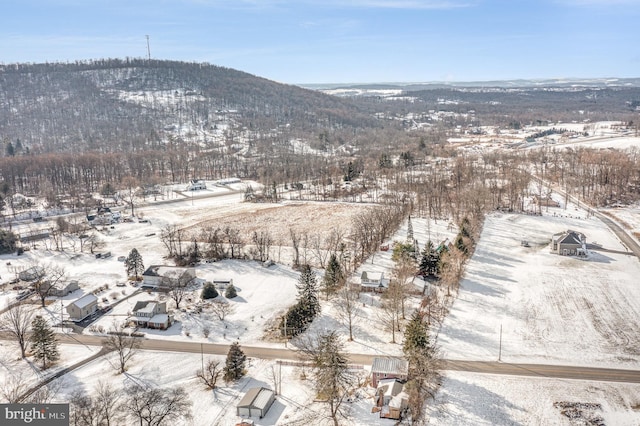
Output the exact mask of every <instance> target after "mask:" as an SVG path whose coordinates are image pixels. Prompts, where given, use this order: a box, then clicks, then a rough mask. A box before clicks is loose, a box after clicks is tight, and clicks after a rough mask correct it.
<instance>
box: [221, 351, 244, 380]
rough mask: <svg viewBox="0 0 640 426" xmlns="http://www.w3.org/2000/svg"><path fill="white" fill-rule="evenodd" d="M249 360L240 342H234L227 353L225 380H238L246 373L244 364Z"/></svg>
mask: <svg viewBox="0 0 640 426" xmlns="http://www.w3.org/2000/svg"><path fill="white" fill-rule="evenodd" d="M246 360H247V356H246V355H245V354H244V352H242V349H241V348H240V344H239V343H238V342H233V344H232V345H231V347H230V348H229V352H228V353H227V360H226V362H225V366H224V380H225V381H226V382H233V381H235V380H238V379H239V378H241V377H242V376H244V374H245V372H246V371H245V368H244V364H245V362H246Z"/></svg>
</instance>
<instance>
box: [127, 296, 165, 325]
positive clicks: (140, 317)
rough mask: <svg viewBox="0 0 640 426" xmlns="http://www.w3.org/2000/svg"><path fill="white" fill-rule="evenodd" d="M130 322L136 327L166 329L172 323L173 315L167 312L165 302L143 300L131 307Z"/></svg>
mask: <svg viewBox="0 0 640 426" xmlns="http://www.w3.org/2000/svg"><path fill="white" fill-rule="evenodd" d="M131 322H132V323H133V324H134V325H135V326H137V327H145V328H155V329H158V330H166V329H167V328H169V327H171V324H173V315H170V314H169V313H167V302H157V301H155V300H144V301H140V302H137V303H136V304H135V306H134V307H133V312H132V313H131Z"/></svg>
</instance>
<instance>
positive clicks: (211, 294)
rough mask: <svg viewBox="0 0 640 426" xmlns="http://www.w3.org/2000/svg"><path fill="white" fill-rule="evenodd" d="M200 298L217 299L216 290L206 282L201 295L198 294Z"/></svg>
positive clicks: (211, 284)
mask: <svg viewBox="0 0 640 426" xmlns="http://www.w3.org/2000/svg"><path fill="white" fill-rule="evenodd" d="M200 297H201V298H202V299H205V300H206V299H215V298H216V297H218V290H216V287H215V286H214V285H213V283H210V282H207V283H205V284H204V287H202V293H201V294H200Z"/></svg>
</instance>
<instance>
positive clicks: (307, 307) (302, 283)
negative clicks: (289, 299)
mask: <svg viewBox="0 0 640 426" xmlns="http://www.w3.org/2000/svg"><path fill="white" fill-rule="evenodd" d="M296 288H297V289H298V303H299V304H300V305H301V307H302V310H303V312H304V314H305V317H306V318H308V321H309V322H311V321H312V320H313V319H314V318H315V317H316V316H317V315H318V314H319V313H320V302H319V301H318V283H317V282H316V274H315V272H313V270H312V269H311V267H310V266H309V265H303V266H302V271H301V273H300V278H299V279H298V284H297V285H296Z"/></svg>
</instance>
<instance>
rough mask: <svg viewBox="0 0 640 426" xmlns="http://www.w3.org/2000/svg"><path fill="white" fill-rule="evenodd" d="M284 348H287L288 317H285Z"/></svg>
mask: <svg viewBox="0 0 640 426" xmlns="http://www.w3.org/2000/svg"><path fill="white" fill-rule="evenodd" d="M284 347H285V348H286V347H287V315H286V314H285V316H284Z"/></svg>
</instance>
